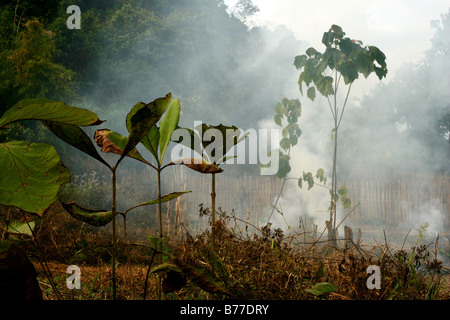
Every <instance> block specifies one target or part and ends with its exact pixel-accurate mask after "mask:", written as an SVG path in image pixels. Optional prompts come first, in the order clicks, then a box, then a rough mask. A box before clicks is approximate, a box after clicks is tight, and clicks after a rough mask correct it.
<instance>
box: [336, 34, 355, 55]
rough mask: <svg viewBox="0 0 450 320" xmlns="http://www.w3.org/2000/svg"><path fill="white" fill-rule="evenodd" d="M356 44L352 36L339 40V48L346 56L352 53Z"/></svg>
mask: <svg viewBox="0 0 450 320" xmlns="http://www.w3.org/2000/svg"><path fill="white" fill-rule="evenodd" d="M354 46H355V43H354V42H353V41H352V40H350V38H344V39H342V40H341V41H340V42H339V48H340V49H341V51H342V52H343V53H344V54H345V55H346V56H348V55H350V53H351V52H352V50H353V47H354Z"/></svg>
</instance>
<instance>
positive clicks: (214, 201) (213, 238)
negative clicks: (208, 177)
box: [211, 173, 216, 250]
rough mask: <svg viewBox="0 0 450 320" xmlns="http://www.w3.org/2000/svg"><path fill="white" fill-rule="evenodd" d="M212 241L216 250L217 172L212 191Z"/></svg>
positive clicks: (213, 174)
mask: <svg viewBox="0 0 450 320" xmlns="http://www.w3.org/2000/svg"><path fill="white" fill-rule="evenodd" d="M211 207H212V208H211V243H212V249H213V250H216V230H215V229H216V227H215V224H216V174H215V173H212V192H211Z"/></svg>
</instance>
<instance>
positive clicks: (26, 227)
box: [2, 220, 35, 237]
mask: <svg viewBox="0 0 450 320" xmlns="http://www.w3.org/2000/svg"><path fill="white" fill-rule="evenodd" d="M34 226H35V222H34V221H29V222H22V221H19V220H13V221H10V222H9V223H8V224H6V225H4V226H3V227H2V228H3V230H5V231H6V232H8V233H11V234H16V235H26V236H30V237H31V236H33V230H34Z"/></svg>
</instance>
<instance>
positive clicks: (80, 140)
mask: <svg viewBox="0 0 450 320" xmlns="http://www.w3.org/2000/svg"><path fill="white" fill-rule="evenodd" d="M41 122H42V123H43V124H44V125H45V126H46V127H47V128H48V129H49V130H50V131H51V132H52V133H53V134H54V135H55V136H57V137H58V138H60V139H61V140H63V141H64V142H66V143H68V144H70V145H71V146H73V147H75V148H77V149H78V150H81V151H83V152H84V153H86V154H88V155H90V156H91V157H93V158H94V159H97V160H98V161H100V162H101V163H103V164H104V165H106V166H107V167H109V168H110V165H109V164H108V163H107V162H106V161H105V160H104V159H103V158H102V157H101V156H100V155H99V154H98V152H97V149H96V148H95V146H94V144H93V143H92V141H91V139H90V138H89V137H88V136H87V134H86V133H85V132H84V131H83V130H82V129H81V128H80V127H78V126H75V125H71V124H64V123H59V122H53V121H45V120H42V121H41Z"/></svg>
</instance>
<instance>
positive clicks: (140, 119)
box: [116, 93, 172, 165]
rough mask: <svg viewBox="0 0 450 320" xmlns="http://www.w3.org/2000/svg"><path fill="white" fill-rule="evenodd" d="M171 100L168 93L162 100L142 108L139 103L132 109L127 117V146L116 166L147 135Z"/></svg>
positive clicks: (159, 99)
mask: <svg viewBox="0 0 450 320" xmlns="http://www.w3.org/2000/svg"><path fill="white" fill-rule="evenodd" d="M171 100H172V95H171V94H170V93H168V94H167V95H166V96H165V97H164V98H158V99H156V100H154V101H152V102H150V103H149V104H145V105H144V106H143V105H142V102H140V103H138V104H137V105H135V106H134V107H133V108H132V110H131V111H130V113H129V114H128V115H127V128H128V123H129V132H130V133H129V135H128V140H127V144H126V145H125V147H124V148H123V153H122V156H121V157H120V159H119V160H118V161H117V164H116V165H118V164H119V162H120V161H122V159H123V158H124V157H125V156H126V155H127V154H128V152H130V151H131V150H132V149H134V147H136V145H137V144H138V143H139V142H140V141H141V140H142V138H144V137H145V136H146V135H147V134H148V132H149V131H150V129H151V128H152V127H153V126H154V125H155V124H156V123H157V122H158V121H159V119H160V118H161V116H162V115H163V113H164V112H165V111H166V109H167V107H168V106H169V103H170V101H171Z"/></svg>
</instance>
